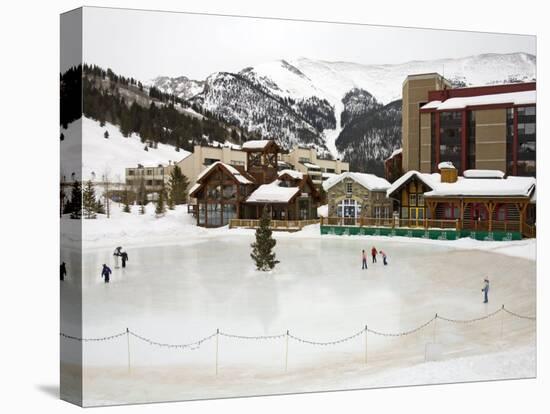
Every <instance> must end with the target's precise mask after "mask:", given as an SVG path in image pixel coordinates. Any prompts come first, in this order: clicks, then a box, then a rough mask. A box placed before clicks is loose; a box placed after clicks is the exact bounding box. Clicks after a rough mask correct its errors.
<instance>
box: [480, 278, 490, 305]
mask: <svg viewBox="0 0 550 414" xmlns="http://www.w3.org/2000/svg"><path fill="white" fill-rule="evenodd" d="M481 291H482V292H483V296H484V300H483V303H488V302H489V279H487V278H486V279H484V280H483V288H482V289H481Z"/></svg>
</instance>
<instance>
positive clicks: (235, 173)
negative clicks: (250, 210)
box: [189, 161, 254, 197]
mask: <svg viewBox="0 0 550 414" xmlns="http://www.w3.org/2000/svg"><path fill="white" fill-rule="evenodd" d="M218 168H221V169H223V170H224V171H225V172H226V173H227V174H228V175H230V176H231V177H233V179H234V180H235V181H236V182H238V183H239V184H254V180H253V178H252V177H250V176H249V175H248V174H246V173H241V172H240V171H239V170H237V169H236V168H235V167H233V166H231V165H229V164H226V163H223V162H221V161H216V162H215V163H213V164H212V165H210V166H209V167H208V168H206V169H205V170H204V171H202V172H201V173H200V174H199V175H198V176H197V182H196V183H195V185H193V186H192V187H191V189H190V190H189V195H190V196H191V197H194V196H195V193H196V192H197V191H198V190H199V189H200V188H201V187H202V185H203V184H204V181H205V179H206V178H207V177H208V176H209V175H210V174H211V173H212V172H213V171H214V170H216V169H218Z"/></svg>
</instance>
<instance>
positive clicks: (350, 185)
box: [346, 183, 353, 194]
mask: <svg viewBox="0 0 550 414" xmlns="http://www.w3.org/2000/svg"><path fill="white" fill-rule="evenodd" d="M346 193H348V194H351V193H353V183H346Z"/></svg>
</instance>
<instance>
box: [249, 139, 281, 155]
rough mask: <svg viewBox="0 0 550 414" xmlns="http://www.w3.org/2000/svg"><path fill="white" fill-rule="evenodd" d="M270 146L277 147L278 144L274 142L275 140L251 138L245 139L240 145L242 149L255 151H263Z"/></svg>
mask: <svg viewBox="0 0 550 414" xmlns="http://www.w3.org/2000/svg"><path fill="white" fill-rule="evenodd" d="M270 146H274V147H276V148H279V146H278V145H277V144H276V143H275V141H273V140H271V139H253V140H250V141H246V142H245V143H244V144H243V145H242V149H243V151H247V152H256V151H263V150H265V149H266V148H268V147H270Z"/></svg>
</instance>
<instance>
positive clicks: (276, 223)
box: [229, 219, 319, 231]
mask: <svg viewBox="0 0 550 414" xmlns="http://www.w3.org/2000/svg"><path fill="white" fill-rule="evenodd" d="M317 223H319V220H318V219H312V220H271V225H270V229H272V230H286V231H296V230H301V229H302V228H304V227H305V226H309V225H311V224H317ZM259 225H260V220H252V219H231V220H229V228H230V229H234V228H245V229H256V228H258V227H259Z"/></svg>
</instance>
